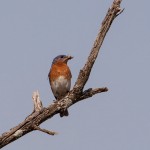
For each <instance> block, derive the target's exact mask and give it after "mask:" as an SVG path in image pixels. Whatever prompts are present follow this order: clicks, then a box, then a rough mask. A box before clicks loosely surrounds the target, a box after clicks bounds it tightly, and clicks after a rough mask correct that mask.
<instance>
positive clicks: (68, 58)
mask: <svg viewBox="0 0 150 150" xmlns="http://www.w3.org/2000/svg"><path fill="white" fill-rule="evenodd" d="M72 58H73V57H72V56H66V58H65V60H66V61H68V60H70V59H72Z"/></svg>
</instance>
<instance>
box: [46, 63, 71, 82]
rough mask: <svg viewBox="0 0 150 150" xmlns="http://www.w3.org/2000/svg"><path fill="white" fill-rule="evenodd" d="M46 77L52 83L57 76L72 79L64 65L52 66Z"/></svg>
mask: <svg viewBox="0 0 150 150" xmlns="http://www.w3.org/2000/svg"><path fill="white" fill-rule="evenodd" d="M48 76H49V80H50V81H54V80H55V79H57V78H58V77H59V76H64V77H65V78H66V79H71V77H72V75H71V72H70V69H69V67H68V66H67V64H65V63H57V64H53V65H52V67H51V70H50V72H49V75H48Z"/></svg>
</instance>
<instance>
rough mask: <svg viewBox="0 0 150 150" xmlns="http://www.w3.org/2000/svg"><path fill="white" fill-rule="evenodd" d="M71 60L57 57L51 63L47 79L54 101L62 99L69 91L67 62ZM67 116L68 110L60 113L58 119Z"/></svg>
mask: <svg viewBox="0 0 150 150" xmlns="http://www.w3.org/2000/svg"><path fill="white" fill-rule="evenodd" d="M72 58H73V57H72V56H66V55H59V56H57V57H55V58H54V60H53V62H52V65H51V69H50V72H49V74H48V78H49V82H50V86H51V89H52V92H53V95H54V96H55V98H56V100H60V99H62V98H63V97H64V96H65V95H66V94H67V93H68V92H69V90H70V86H71V77H72V75H71V71H70V69H69V67H68V66H67V62H68V60H70V59H72ZM68 115H69V113H68V110H65V111H64V112H60V117H63V116H68Z"/></svg>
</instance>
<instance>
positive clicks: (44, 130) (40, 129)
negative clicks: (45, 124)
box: [33, 125, 58, 135]
mask: <svg viewBox="0 0 150 150" xmlns="http://www.w3.org/2000/svg"><path fill="white" fill-rule="evenodd" d="M33 128H34V130H39V131H41V132H44V133H47V134H49V135H57V134H58V132H54V131H49V130H46V129H42V128H40V127H39V126H35V125H34V126H33Z"/></svg>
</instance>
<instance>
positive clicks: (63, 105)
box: [0, 0, 123, 148]
mask: <svg viewBox="0 0 150 150" xmlns="http://www.w3.org/2000/svg"><path fill="white" fill-rule="evenodd" d="M121 2H122V0H114V2H113V4H112V6H111V7H110V8H109V9H108V12H107V14H106V16H105V18H104V20H103V22H102V25H101V27H100V31H99V33H98V35H97V37H96V40H95V42H94V44H93V47H92V49H91V52H90V54H89V57H88V59H87V62H86V63H85V65H84V67H83V68H82V69H81V70H80V72H79V75H78V78H77V81H76V83H75V85H74V87H73V89H72V90H71V91H70V92H69V93H68V94H67V95H66V96H65V97H64V98H63V99H61V100H60V101H56V102H53V103H52V104H51V105H49V106H48V107H43V105H42V102H41V100H40V97H39V93H38V91H37V92H34V93H33V97H32V99H33V102H34V110H33V112H32V113H31V114H30V115H29V116H28V117H26V119H25V120H24V121H23V122H22V123H20V124H19V125H17V126H16V127H14V128H12V129H10V130H9V131H8V132H5V133H3V134H2V135H1V136H0V148H2V147H4V146H6V145H7V144H9V143H11V142H13V141H15V140H17V139H19V138H20V137H22V136H24V135H25V134H27V133H29V132H31V131H34V130H39V131H42V132H44V133H47V134H49V135H55V134H57V132H54V131H49V130H46V129H41V128H40V127H39V125H40V124H41V123H43V122H44V121H46V120H47V119H50V118H51V117H53V116H54V115H56V114H57V113H59V112H60V111H63V110H65V109H67V108H68V107H70V106H71V105H73V104H75V103H77V102H79V101H81V100H85V99H87V98H89V97H92V96H93V95H95V94H98V93H101V92H106V91H108V89H107V87H104V88H96V89H92V88H90V89H88V90H85V91H83V88H84V86H85V84H86V82H87V81H88V78H89V76H90V73H91V69H92V67H93V65H94V62H95V60H96V58H97V55H98V53H99V50H100V47H101V45H102V43H103V41H104V38H105V36H106V34H107V32H108V30H109V28H110V26H111V24H112V22H113V21H114V19H115V18H116V17H117V16H118V15H119V14H120V13H121V12H122V11H123V10H121V8H120V4H121Z"/></svg>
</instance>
